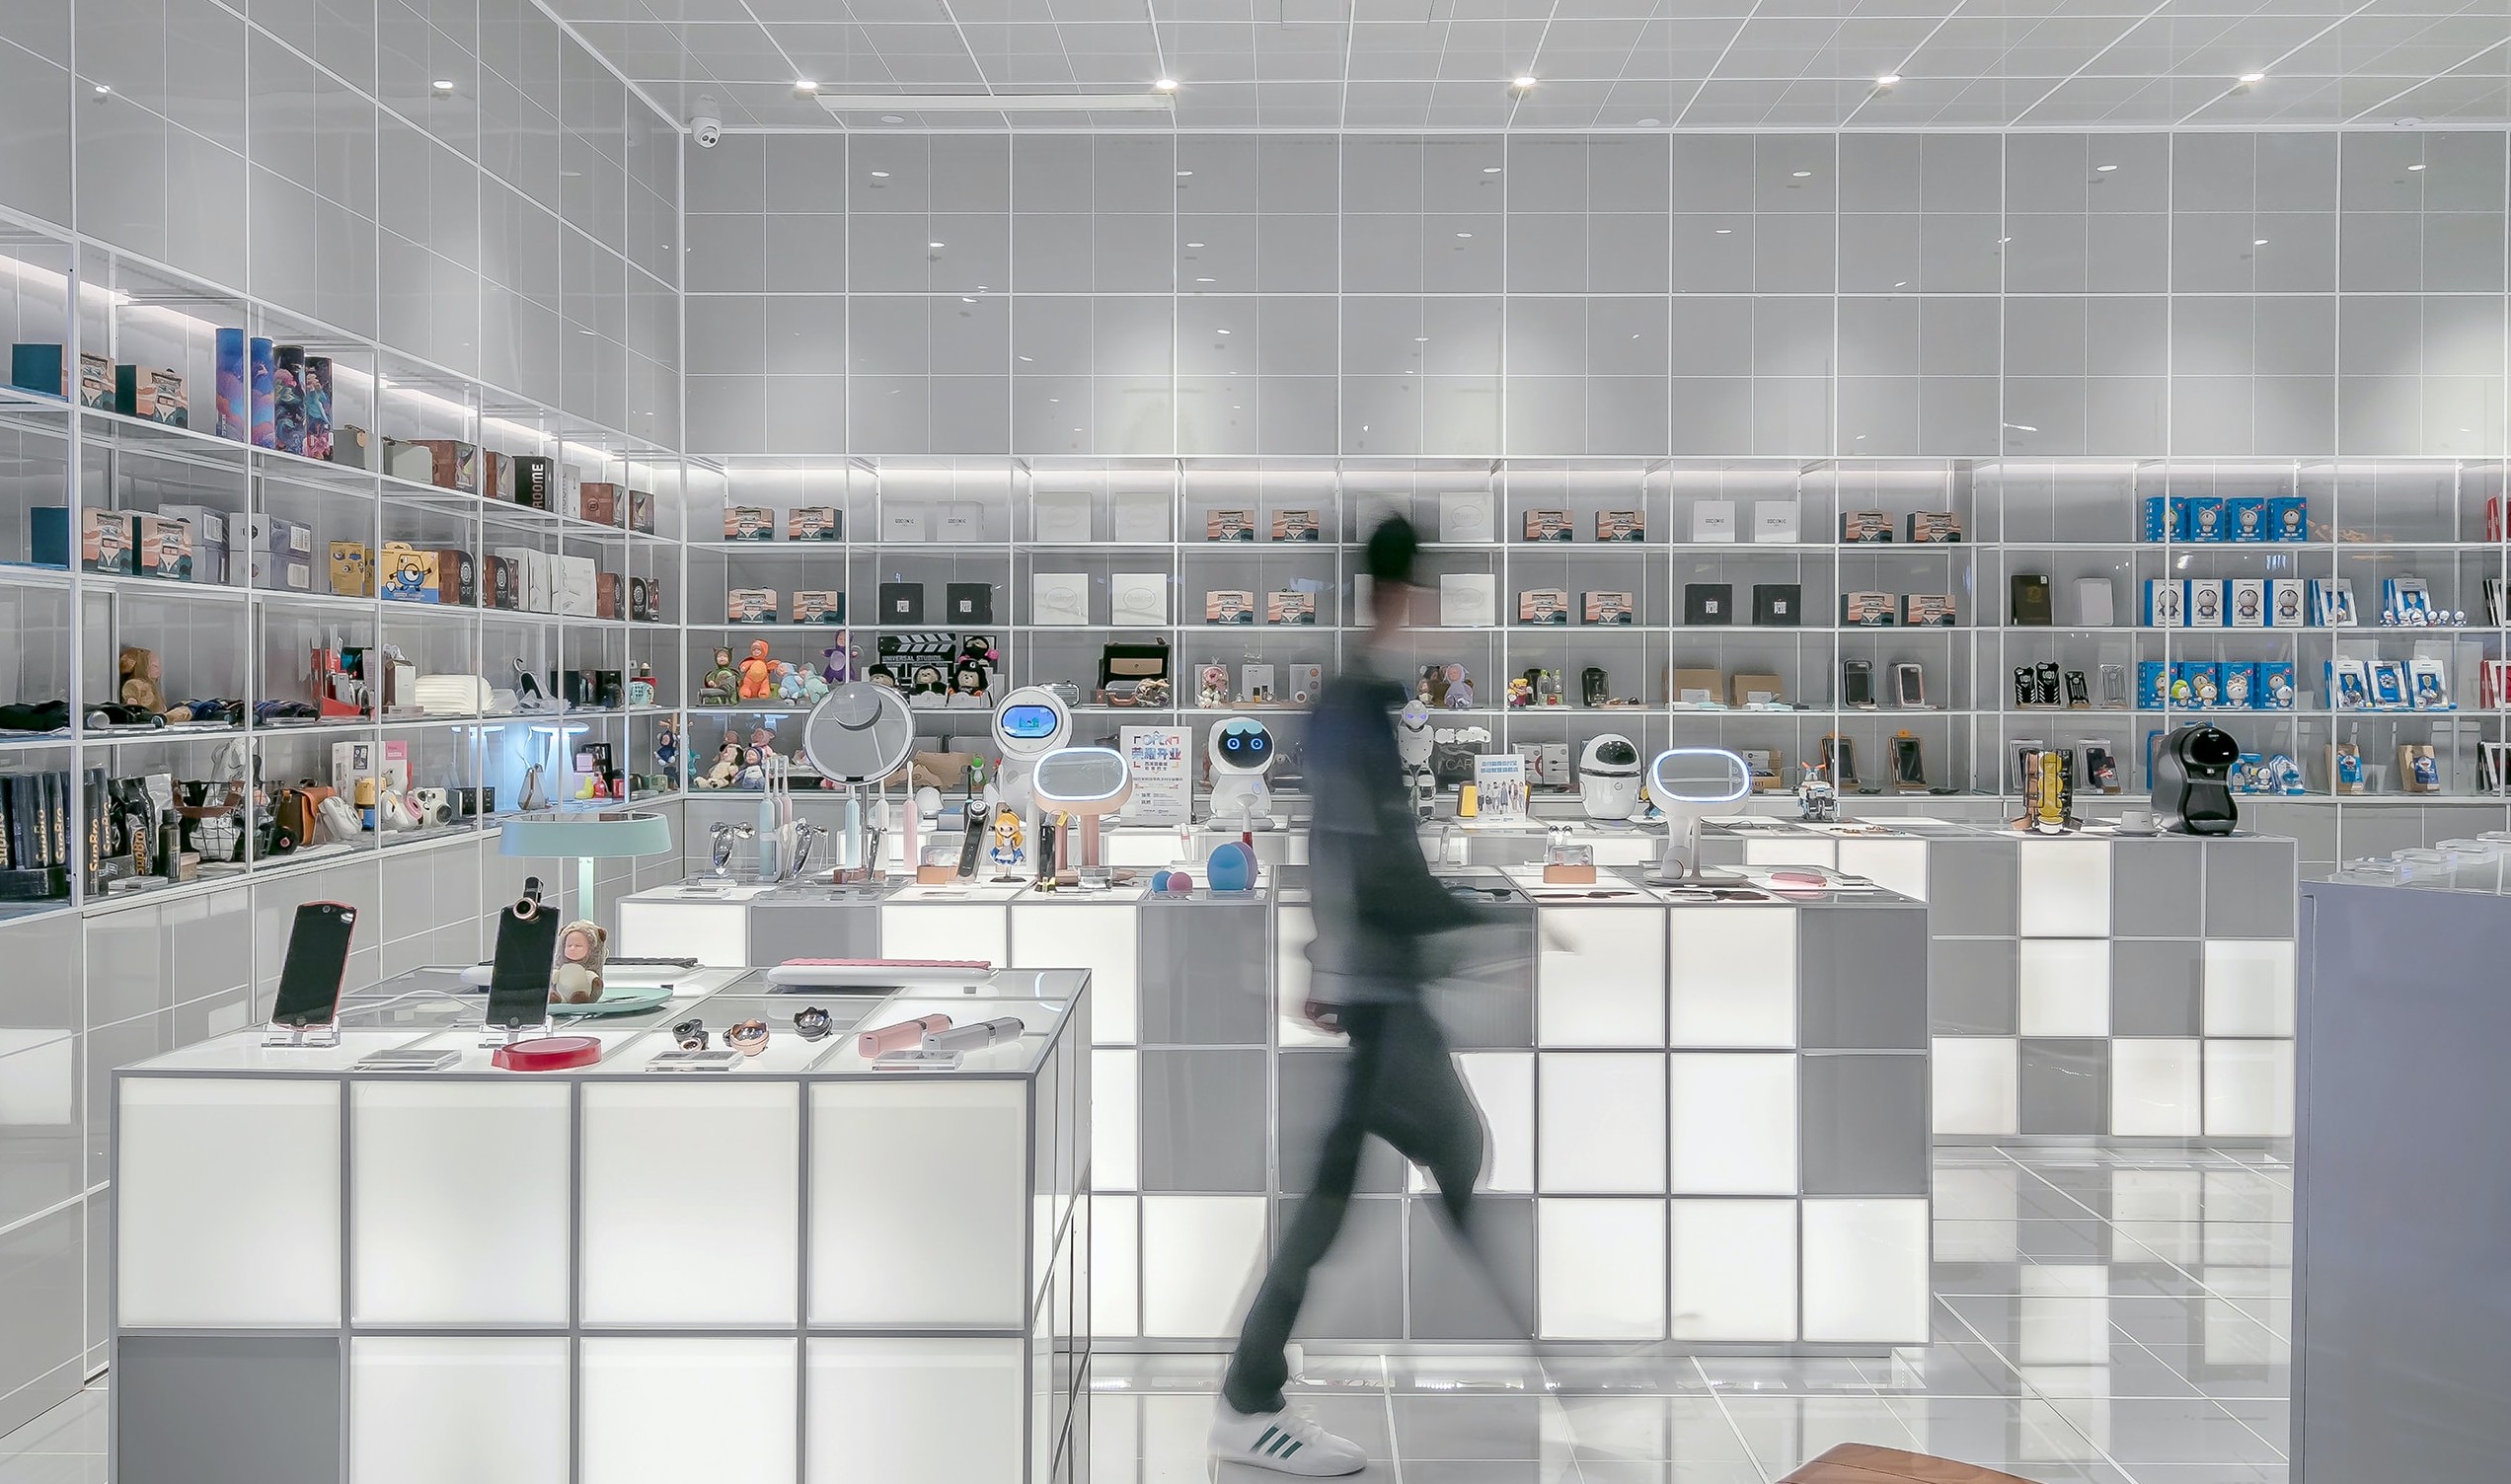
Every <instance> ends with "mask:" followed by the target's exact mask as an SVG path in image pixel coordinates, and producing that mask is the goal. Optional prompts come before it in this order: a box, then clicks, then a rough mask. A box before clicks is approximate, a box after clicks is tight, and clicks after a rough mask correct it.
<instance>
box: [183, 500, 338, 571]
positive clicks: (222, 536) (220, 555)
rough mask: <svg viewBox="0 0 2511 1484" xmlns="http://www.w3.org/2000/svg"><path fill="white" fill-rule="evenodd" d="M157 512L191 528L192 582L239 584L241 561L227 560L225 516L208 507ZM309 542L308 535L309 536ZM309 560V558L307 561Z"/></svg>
mask: <svg viewBox="0 0 2511 1484" xmlns="http://www.w3.org/2000/svg"><path fill="white" fill-rule="evenodd" d="M157 513H158V514H159V515H162V516H164V517H165V518H166V519H168V520H179V521H182V522H184V523H185V524H187V525H189V526H190V527H191V580H192V581H194V582H210V583H229V582H233V583H241V582H243V581H244V571H243V568H244V567H245V566H246V565H247V564H248V563H244V562H236V563H230V562H229V561H228V559H227V513H226V512H225V511H223V510H213V509H211V508H210V507H209V506H207V505H160V506H158V507H157ZM309 539H310V536H309ZM309 561H310V558H309Z"/></svg>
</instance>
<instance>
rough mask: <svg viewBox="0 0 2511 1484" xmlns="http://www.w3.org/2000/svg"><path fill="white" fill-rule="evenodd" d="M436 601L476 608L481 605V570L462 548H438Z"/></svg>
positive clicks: (436, 554)
mask: <svg viewBox="0 0 2511 1484" xmlns="http://www.w3.org/2000/svg"><path fill="white" fill-rule="evenodd" d="M435 556H436V601H437V602H439V603H449V604H455V605H459V606H460V607H463V608H476V607H478V606H479V603H480V569H479V566H478V564H477V563H476V562H474V561H473V560H472V558H471V554H470V553H469V552H467V551H465V550H463V549H462V548H461V547H438V548H436V553H435Z"/></svg>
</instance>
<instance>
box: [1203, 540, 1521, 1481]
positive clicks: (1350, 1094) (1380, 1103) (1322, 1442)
mask: <svg viewBox="0 0 2511 1484" xmlns="http://www.w3.org/2000/svg"><path fill="white" fill-rule="evenodd" d="M1419 545H1420V544H1419V541H1418V540H1417V539H1416V538H1415V537H1414V535H1413V533H1412V524H1411V522H1409V521H1408V520H1405V519H1403V518H1402V517H1400V516H1399V517H1397V518H1395V519H1392V520H1389V521H1387V522H1386V523H1385V524H1383V525H1381V526H1379V527H1378V528H1377V530H1375V531H1374V532H1372V533H1370V536H1369V545H1368V571H1369V584H1370V607H1371V613H1370V620H1371V626H1370V652H1369V654H1368V655H1367V656H1366V657H1365V658H1364V659H1363V660H1362V661H1361V662H1360V663H1359V664H1357V665H1355V666H1354V667H1352V668H1351V669H1350V670H1347V671H1345V672H1344V673H1343V674H1341V675H1339V676H1336V677H1335V678H1334V679H1333V680H1332V681H1330V682H1328V683H1327V685H1326V688H1325V694H1324V695H1323V696H1321V697H1320V698H1319V699H1318V702H1317V708H1316V713H1315V715H1314V716H1313V717H1311V719H1310V721H1309V728H1308V752H1307V777H1308V783H1309V789H1310V797H1311V801H1312V804H1313V811H1314V812H1313V815H1312V817H1311V819H1310V822H1309V827H1308V828H1309V840H1308V867H1309V886H1310V893H1309V895H1310V899H1311V901H1312V902H1313V903H1314V904H1315V906H1314V911H1315V914H1316V920H1317V937H1316V941H1315V943H1314V944H1312V945H1311V946H1310V948H1309V950H1308V952H1309V956H1310V959H1311V960H1312V962H1313V964H1314V967H1315V971H1316V972H1315V979H1314V985H1315V988H1314V990H1313V991H1312V998H1311V999H1310V1001H1309V1002H1308V1005H1307V1015H1308V1018H1309V1019H1310V1020H1311V1021H1313V1022H1315V1023H1316V1024H1317V1025H1318V1026H1319V1027H1320V1028H1322V1029H1325V1030H1330V1031H1341V1032H1343V1033H1345V1034H1347V1035H1349V1036H1350V1038H1351V1056H1350V1061H1349V1064H1348V1070H1347V1072H1346V1074H1345V1080H1344V1082H1343V1087H1342V1099H1341V1102H1340V1104H1339V1106H1338V1107H1337V1109H1336V1111H1335V1114H1334V1121H1333V1125H1332V1127H1331V1128H1329V1129H1328V1130H1327V1131H1326V1137H1325V1144H1324V1149H1323V1150H1322V1151H1321V1152H1320V1153H1319V1156H1318V1159H1317V1182H1316V1186H1315V1188H1314V1189H1313V1190H1311V1191H1310V1192H1309V1195H1308V1199H1306V1200H1304V1201H1302V1202H1300V1203H1299V1214H1298V1216H1297V1217H1295V1218H1294V1219H1293V1220H1292V1222H1291V1224H1290V1229H1289V1230H1288V1231H1286V1232H1284V1233H1283V1235H1282V1242H1281V1249H1280V1250H1279V1251H1278V1252H1276V1253H1274V1254H1273V1262H1272V1267H1271V1268H1270V1269H1269V1270H1268V1271H1267V1272H1266V1273H1265V1275H1264V1282H1263V1286H1262V1287H1261V1288H1260V1289H1258V1290H1257V1291H1256V1301H1255V1302H1254V1304H1252V1305H1251V1306H1250V1307H1249V1309H1248V1311H1247V1325H1246V1328H1245V1329H1244V1330H1242V1331H1241V1332H1240V1335H1239V1341H1238V1351H1237V1353H1236V1354H1235V1355H1234V1356H1232V1357H1231V1360H1230V1368H1229V1375H1228V1378H1227V1380H1226V1381H1224V1383H1223V1385H1222V1388H1221V1399H1220V1403H1219V1405H1218V1407H1216V1408H1215V1410H1214V1416H1213V1419H1212V1452H1213V1455H1214V1456H1215V1457H1218V1458H1222V1459H1225V1460H1228V1461H1232V1462H1238V1463H1249V1464H1253V1465H1255V1466H1256V1467H1258V1468H1269V1469H1275V1470H1278V1471H1280V1472H1282V1473H1286V1474H1310V1475H1329V1474H1349V1473H1357V1472H1359V1471H1360V1469H1361V1468H1362V1467H1363V1466H1364V1465H1365V1463H1366V1462H1367V1455H1366V1454H1365V1453H1363V1452H1362V1450H1361V1449H1360V1448H1359V1447H1357V1446H1356V1445H1354V1444H1352V1443H1351V1442H1350V1441H1349V1440H1348V1439H1343V1438H1337V1437H1335V1436H1334V1435H1333V1434H1332V1433H1329V1432H1327V1431H1326V1430H1325V1429H1324V1428H1322V1427H1319V1426H1318V1425H1317V1423H1316V1422H1315V1421H1314V1420H1313V1419H1311V1418H1309V1417H1307V1416H1305V1415H1303V1414H1300V1413H1296V1412H1293V1411H1291V1410H1290V1409H1289V1408H1288V1407H1287V1406H1286V1404H1285V1402H1284V1399H1283V1396H1282V1383H1283V1381H1285V1380H1287V1379H1288V1378H1289V1373H1290V1367H1289V1362H1288V1358H1287V1356H1286V1354H1285V1350H1286V1347H1287V1346H1288V1345H1289V1343H1290V1332H1291V1326H1292V1325H1293V1324H1294V1323H1296V1322H1297V1321H1298V1318H1299V1308H1300V1304H1301V1302H1302V1300H1304V1299H1306V1298H1307V1297H1308V1274H1309V1271H1310V1270H1311V1269H1313V1268H1315V1267H1316V1265H1317V1263H1318V1262H1319V1260H1320V1259H1322V1258H1323V1257H1324V1256H1325V1255H1326V1251H1327V1249H1328V1248H1330V1247H1332V1245H1333V1240H1334V1235H1335V1233H1336V1232H1338V1231H1340V1230H1341V1229H1342V1218H1343V1212H1344V1210H1345V1209H1346V1208H1347V1207H1348V1206H1349V1204H1350V1201H1351V1187H1352V1183H1353V1180H1354V1179H1355V1178H1356V1177H1357V1175H1358V1173H1359V1168H1360V1147H1361V1144H1362V1142H1363V1141H1364V1140H1365V1139H1366V1138H1367V1136H1369V1135H1371V1134H1375V1135H1377V1136H1378V1137H1379V1138H1381V1139H1383V1140H1385V1141H1386V1142H1387V1143H1389V1144H1391V1145H1393V1146H1395V1149H1396V1151H1397V1152H1399V1153H1401V1154H1403V1155H1404V1156H1405V1157H1406V1158H1407V1159H1409V1160H1411V1161H1412V1162H1413V1163H1414V1164H1417V1165H1419V1166H1421V1167H1422V1168H1424V1169H1426V1170H1428V1171H1429V1172H1430V1175H1431V1177H1432V1178H1433V1179H1435V1180H1436V1181H1437V1182H1438V1190H1439V1202H1440V1206H1441V1208H1442V1209H1443V1210H1444V1211H1445V1212H1446V1213H1447V1216H1448V1219H1449V1221H1450V1222H1451V1224H1454V1226H1455V1227H1456V1229H1457V1231H1458V1234H1459V1235H1461V1236H1462V1237H1464V1239H1465V1240H1466V1242H1467V1243H1468V1244H1469V1246H1471V1247H1472V1248H1473V1250H1474V1251H1475V1252H1476V1254H1477V1255H1478V1256H1481V1257H1483V1259H1484V1269H1485V1271H1486V1272H1487V1271H1488V1270H1489V1261H1488V1257H1487V1255H1486V1254H1485V1253H1484V1249H1483V1247H1482V1244H1481V1241H1480V1240H1479V1238H1480V1234H1481V1233H1480V1229H1479V1227H1478V1225H1477V1222H1476V1208H1475V1204H1474V1181H1475V1178H1476V1177H1477V1176H1479V1175H1480V1174H1481V1173H1482V1168H1483V1144H1484V1140H1483V1120H1482V1113H1481V1110H1480V1109H1478V1108H1477V1107H1476V1106H1475V1105H1474V1100H1473V1096H1472V1094H1470V1093H1469V1092H1467V1091H1466V1089H1465V1082H1464V1079H1463V1078H1462V1077H1461V1076H1458V1074H1457V1071H1456V1064H1455V1062H1454V1061H1453V1060H1452V1059H1451V1058H1450V1057H1449V1055H1448V1050H1447V1038H1446V1036H1445V1035H1444V1034H1442V1033H1441V1032H1440V1030H1439V1026H1438V1022H1437V1021H1436V1020H1434V1019H1432V1018H1431V1016H1430V1012H1429V1010H1428V1008H1427V1007H1426V1005H1425V1004H1424V1002H1423V1000H1422V991H1423V988H1424V986H1425V985H1426V984H1427V983H1428V982H1429V981H1430V980H1432V979H1434V978H1435V977H1436V974H1435V973H1434V972H1433V970H1432V968H1431V960H1432V958H1433V957H1434V956H1435V955H1436V953H1437V949H1436V948H1435V947H1434V946H1433V945H1432V944H1430V943H1428V942H1427V941H1425V940H1426V939H1429V938H1431V937H1432V936H1433V935H1435V934H1439V933H1444V932H1449V931H1452V930H1454V929H1456V928H1469V927H1474V926H1476V925H1478V924H1483V923H1486V922H1489V921H1492V919H1490V918H1489V917H1487V916H1486V915H1485V914H1484V913H1483V912H1481V911H1480V910H1478V909H1476V908H1474V907H1472V906H1470V905H1468V904H1467V903H1465V902H1464V901H1462V900H1460V899H1459V898H1457V897H1455V896H1452V895H1450V894H1449V893H1448V891H1447V890H1446V889H1445V888H1444V887H1442V886H1440V885H1439V883H1438V880H1437V878H1435V877H1434V876H1432V875H1431V874H1430V870H1429V866H1428V865H1427V864H1426V863H1425V862H1424V861H1423V859H1422V856H1421V846H1420V841H1419V837H1418V835H1417V834H1416V833H1415V827H1414V822H1413V815H1412V810H1411V808H1410V804H1409V800H1408V795H1407V793H1406V790H1405V786H1404V778H1403V767H1402V764H1401V763H1400V761H1399V760H1398V758H1397V755H1396V747H1395V713H1396V712H1397V711H1399V710H1401V709H1402V708H1403V706H1404V704H1405V701H1406V700H1407V699H1408V692H1407V691H1406V689H1405V687H1404V684H1403V683H1402V681H1401V680H1399V679H1398V678H1397V677H1399V676H1401V675H1403V674H1404V673H1405V670H1406V667H1405V666H1404V664H1403V662H1402V659H1401V657H1400V656H1399V655H1398V654H1397V653H1396V649H1395V646H1396V641H1397V639H1398V637H1399V636H1400V635H1401V634H1402V632H1403V631H1404V625H1405V618H1406V614H1407V613H1408V610H1409V608H1410V606H1411V601H1412V593H1413V585H1412V559H1413V556H1414V554H1415V553H1416V552H1417V551H1418V549H1419ZM1494 1292H1497V1290H1496V1288H1495V1287H1494Z"/></svg>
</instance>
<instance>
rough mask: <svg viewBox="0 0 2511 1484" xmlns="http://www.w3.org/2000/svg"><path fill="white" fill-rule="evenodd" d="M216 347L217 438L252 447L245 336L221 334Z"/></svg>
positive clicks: (250, 382) (250, 372)
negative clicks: (231, 439)
mask: <svg viewBox="0 0 2511 1484" xmlns="http://www.w3.org/2000/svg"><path fill="white" fill-rule="evenodd" d="M216 347H217V348H216V358H215V362H214V364H215V365H216V367H217V377H218V385H217V395H218V401H217V412H218V417H217V421H218V427H217V431H218V436H219V437H221V438H233V439H234V440H235V441H237V442H238V443H249V442H251V441H252V440H253V366H252V362H251V358H250V357H251V351H250V349H249V348H248V347H247V346H246V344H245V342H244V332H243V331H241V330H221V331H218V332H217V334H216ZM53 395H55V396H58V395H59V394H58V393H57V392H56V393H54V394H53Z"/></svg>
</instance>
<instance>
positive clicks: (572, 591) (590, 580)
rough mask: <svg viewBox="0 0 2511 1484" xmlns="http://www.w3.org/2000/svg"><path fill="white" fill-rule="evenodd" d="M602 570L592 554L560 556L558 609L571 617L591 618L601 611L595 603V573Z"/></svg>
mask: <svg viewBox="0 0 2511 1484" xmlns="http://www.w3.org/2000/svg"><path fill="white" fill-rule="evenodd" d="M599 570H600V568H599V567H598V566H596V565H595V564H594V562H593V558H591V557H559V558H558V583H559V589H558V611H559V612H560V613H563V614H565V615H567V616H568V617H570V618H578V619H589V618H592V617H593V616H594V615H595V614H597V613H599V612H600V609H599V607H598V606H597V604H596V603H595V598H594V589H595V587H596V585H597V584H596V581H595V574H596V573H597V572H598V571H599Z"/></svg>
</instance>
